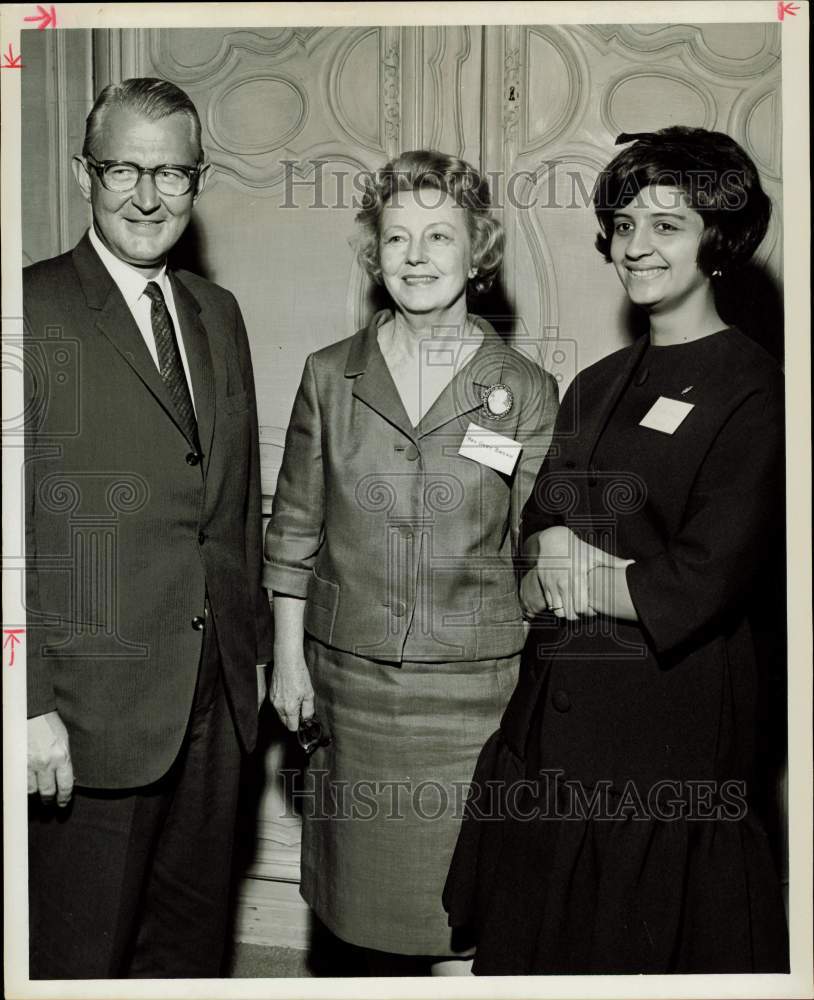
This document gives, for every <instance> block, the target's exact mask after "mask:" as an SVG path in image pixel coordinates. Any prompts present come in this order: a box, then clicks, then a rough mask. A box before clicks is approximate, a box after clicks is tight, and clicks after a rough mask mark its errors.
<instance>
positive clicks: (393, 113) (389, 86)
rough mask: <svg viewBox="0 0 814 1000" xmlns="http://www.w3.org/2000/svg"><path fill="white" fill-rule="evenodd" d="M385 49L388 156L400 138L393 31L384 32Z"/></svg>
mask: <svg viewBox="0 0 814 1000" xmlns="http://www.w3.org/2000/svg"><path fill="white" fill-rule="evenodd" d="M385 42H386V45H387V49H386V51H385V54H384V59H383V60H382V68H383V85H382V99H383V101H384V130H385V145H386V147H387V152H388V155H389V156H393V155H395V153H396V152H398V151H399V141H400V138H401V72H400V45H399V38H398V34H397V32H395V31H390V32H386V35H385Z"/></svg>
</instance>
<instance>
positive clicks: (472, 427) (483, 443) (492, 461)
mask: <svg viewBox="0 0 814 1000" xmlns="http://www.w3.org/2000/svg"><path fill="white" fill-rule="evenodd" d="M522 450H523V445H522V444H520V442H519V441H515V440H513V439H512V438H508V437H504V436H503V435H502V434H497V433H495V431H490V430H487V429H486V428H485V427H479V426H478V425H477V424H476V423H470V424H469V427H467V429H466V434H464V439H463V442H462V443H461V447H460V448H459V449H458V454H459V455H463V457H464V458H471V459H472V460H473V461H474V462H480V464H481V465H488V466H489V468H490V469H496V470H497V471H498V472H503V473H505V474H506V475H509V474H510V473H511V472H512V470H513V469H514V467H515V465H516V464H517V459H518V458H519V457H520V452H521V451H522Z"/></svg>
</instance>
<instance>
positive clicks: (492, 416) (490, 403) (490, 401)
mask: <svg viewBox="0 0 814 1000" xmlns="http://www.w3.org/2000/svg"><path fill="white" fill-rule="evenodd" d="M480 398H481V404H482V405H481V413H482V414H483V416H484V417H486V419H487V420H497V419H499V418H500V417H505V416H506V414H507V413H508V412H509V411H510V410H511V408H512V407H513V406H514V396H513V395H512V390H511V389H510V388H509V387H508V386H507V385H504V384H503V383H502V382H496V383H495V384H494V385H488V386H485V387H484V388H483V389H481V393H480Z"/></svg>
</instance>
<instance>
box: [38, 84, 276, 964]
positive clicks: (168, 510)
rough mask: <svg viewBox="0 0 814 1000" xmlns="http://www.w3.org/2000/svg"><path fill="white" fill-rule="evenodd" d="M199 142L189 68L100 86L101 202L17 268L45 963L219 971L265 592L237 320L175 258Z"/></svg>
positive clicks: (247, 364) (253, 442)
mask: <svg viewBox="0 0 814 1000" xmlns="http://www.w3.org/2000/svg"><path fill="white" fill-rule="evenodd" d="M200 140H201V125H200V121H199V118H198V115H197V112H196V110H195V107H194V105H193V104H192V102H191V101H190V99H189V98H188V97H187V95H186V94H185V93H184V92H183V91H181V90H179V89H178V88H177V87H175V86H174V85H172V84H170V83H166V82H164V81H159V80H152V79H133V80H127V81H125V82H124V83H122V84H119V85H112V86H110V87H108V88H106V89H105V90H104V91H103V92H102V93H101V94H100V96H99V97H98V99H97V101H96V103H95V105H94V107H93V109H92V111H91V113H90V115H89V117H88V120H87V129H86V135H85V143H84V146H83V150H82V155H81V156H75V157H74V159H73V169H74V174H75V177H76V180H77V183H78V184H79V187H80V189H81V191H82V194H83V196H84V197H85V199H86V200H87V201H88V202H89V203H90V205H91V208H92V213H93V225H92V227H91V229H90V231H89V232H88V233H87V234H86V235H85V236H84V237H83V239H82V240H81V241H80V243H79V244H78V245H77V246H76V247H75V248H74V250H73V251H71V252H69V253H66V254H63V255H62V256H59V257H56V258H53V259H52V260H46V261H42V262H40V263H38V264H35V265H34V266H32V267H29V268H27V269H26V271H25V272H24V311H25V318H26V331H27V337H28V341H27V351H28V353H27V359H28V363H27V367H26V375H27V380H28V388H29V392H30V397H29V405H28V409H27V416H28V428H27V440H26V449H27V450H26V500H27V511H26V540H27V541H26V544H27V604H28V672H27V676H28V715H29V778H28V782H29V785H28V790H29V793H30V796H31V797H30V800H29V802H30V813H29V886H30V892H29V896H30V914H29V917H30V925H29V926H30V975H31V978H108V977H124V976H130V977H170V976H217V975H219V973H220V965H221V961H222V955H223V950H224V944H225V939H226V935H227V917H228V905H227V900H228V888H229V875H230V859H231V853H232V842H233V830H234V825H235V816H236V808H237V791H238V778H239V771H240V764H241V758H242V753H243V752H247V751H251V750H252V748H253V746H254V743H255V739H256V733H257V712H258V707H259V704H260V703H261V702H262V700H263V698H264V697H265V678H264V674H263V666H262V665H263V664H265V663H266V662H267V661H268V660H269V659H270V658H271V655H270V654H271V616H270V611H269V606H268V599H267V595H266V594H265V592H264V591H263V590H262V588H261V584H260V574H261V561H262V548H261V535H260V532H261V507H260V481H259V449H258V430H257V415H256V408H255V395H254V382H253V374H252V367H251V358H250V355H249V345H248V341H247V337H246V331H245V328H244V325H243V320H242V318H241V315H240V310H239V308H238V305H237V303H236V301H235V299H234V297H233V296H232V295H231V294H230V293H229V292H228V291H226V290H224V289H222V288H219V287H218V286H217V285H214V284H212V283H211V282H209V281H206V280H204V279H203V278H200V277H198V276H196V275H194V274H191V273H189V272H186V271H177V272H175V271H172V270H170V269H168V267H167V254H168V253H169V252H170V250H171V249H172V248H173V246H174V245H175V244H176V242H177V241H178V239H179V238H180V236H181V235H182V233H183V232H184V230H185V229H186V226H187V224H188V223H189V220H190V215H191V212H192V208H193V205H194V204H195V202H196V201H197V199H198V198H199V197H200V195H201V192H202V191H203V187H204V183H205V181H206V177H207V172H208V169H209V168H208V165H206V164H204V163H203V152H202V149H201V141H200ZM258 665H260V666H258Z"/></svg>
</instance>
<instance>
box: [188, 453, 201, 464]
mask: <svg viewBox="0 0 814 1000" xmlns="http://www.w3.org/2000/svg"><path fill="white" fill-rule="evenodd" d="M200 460H201V456H200V455H199V454H198V452H197V451H190V452H189V453H188V454H187V456H186V459H185V461H186V463H187V465H197V464H198V462H200Z"/></svg>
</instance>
